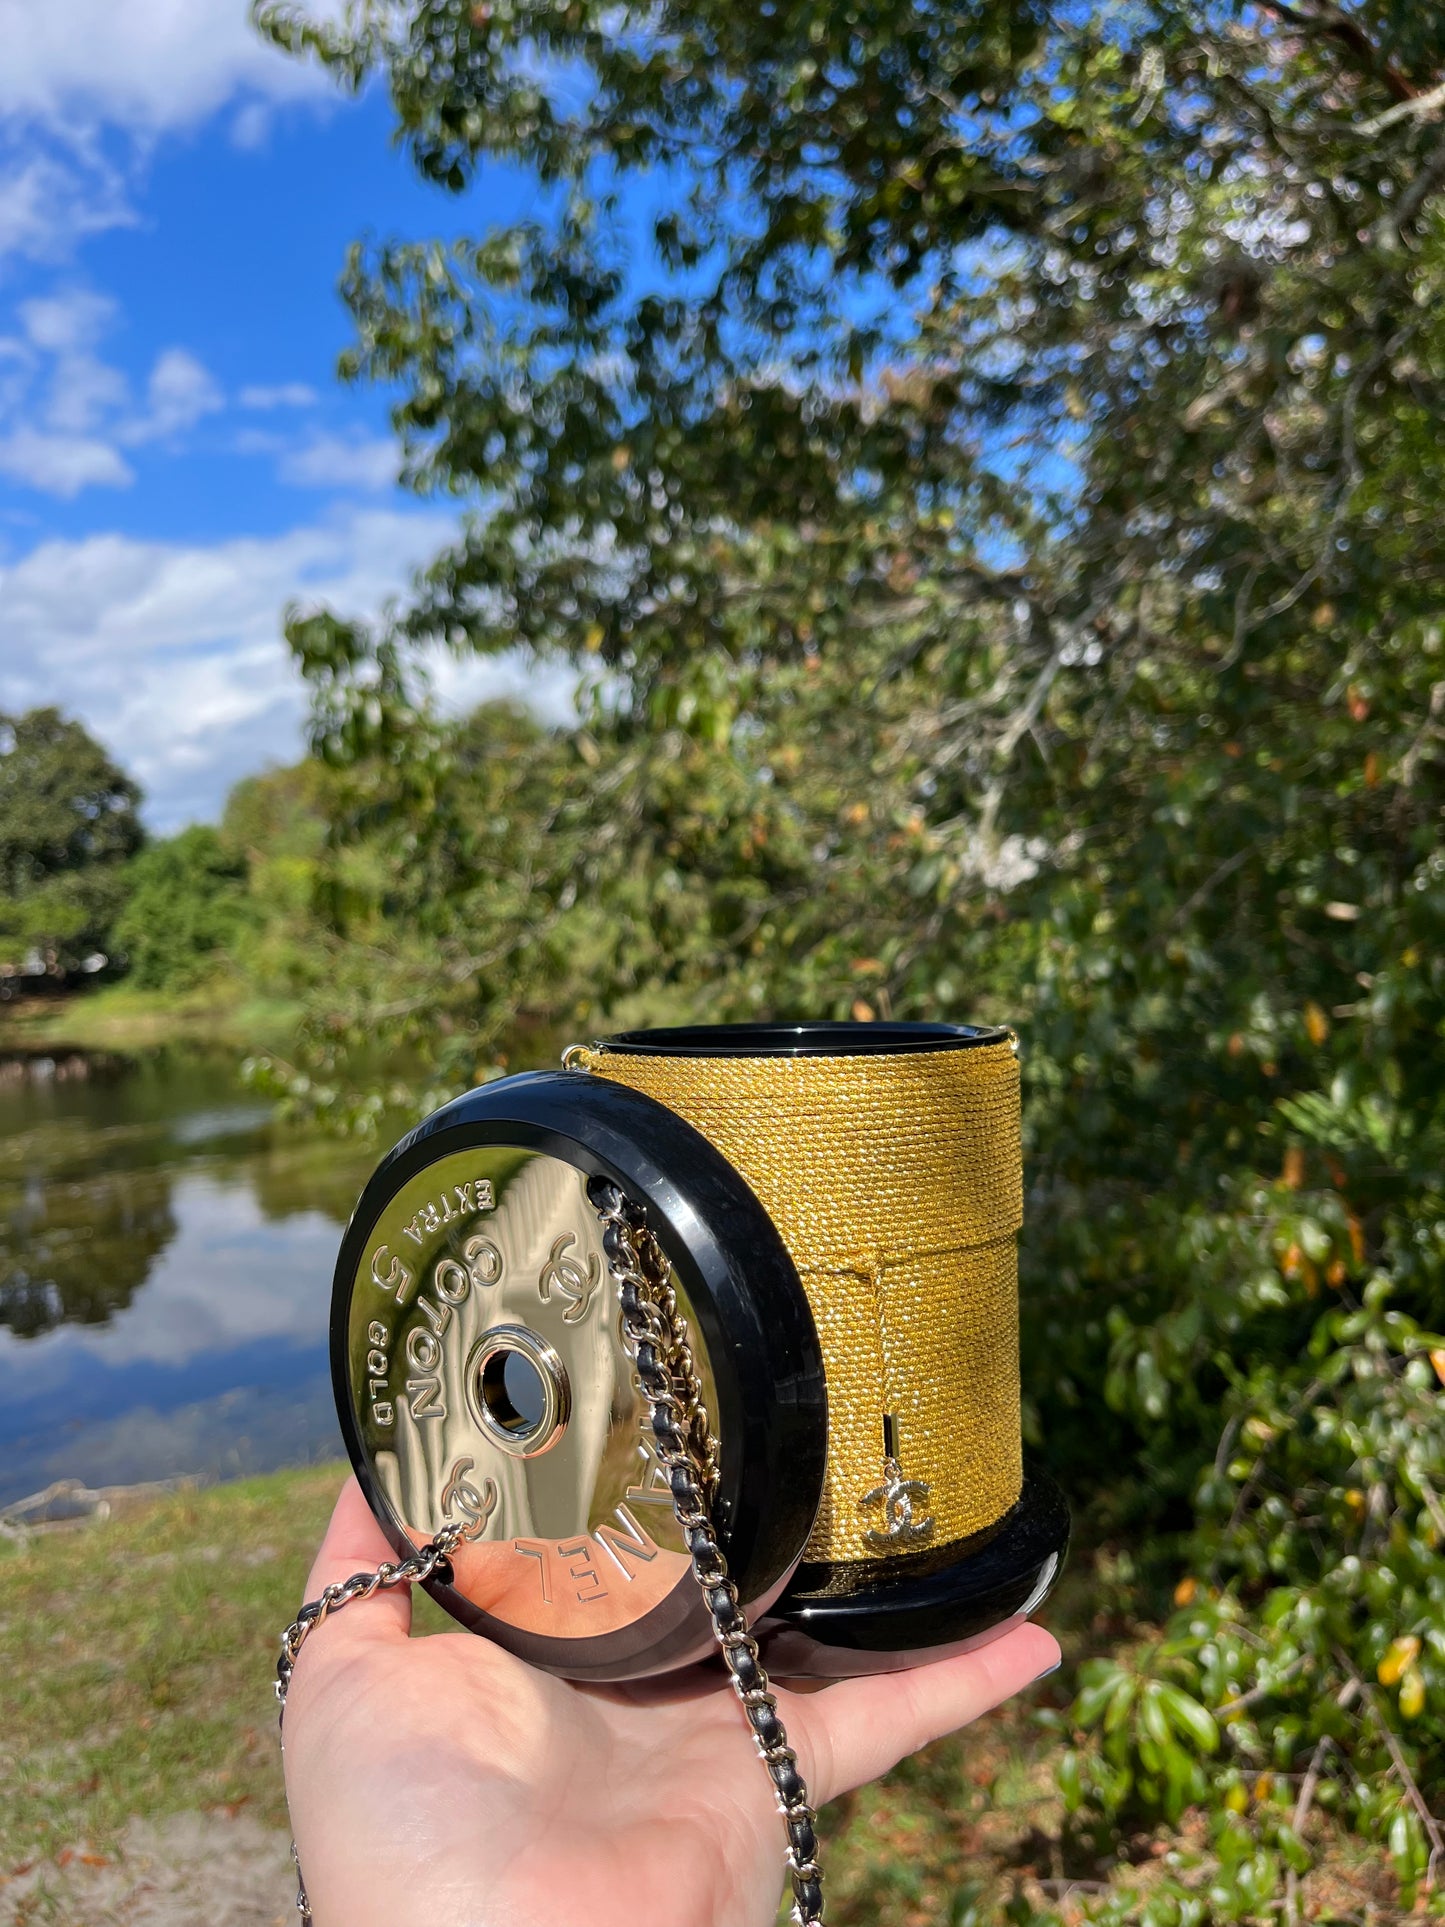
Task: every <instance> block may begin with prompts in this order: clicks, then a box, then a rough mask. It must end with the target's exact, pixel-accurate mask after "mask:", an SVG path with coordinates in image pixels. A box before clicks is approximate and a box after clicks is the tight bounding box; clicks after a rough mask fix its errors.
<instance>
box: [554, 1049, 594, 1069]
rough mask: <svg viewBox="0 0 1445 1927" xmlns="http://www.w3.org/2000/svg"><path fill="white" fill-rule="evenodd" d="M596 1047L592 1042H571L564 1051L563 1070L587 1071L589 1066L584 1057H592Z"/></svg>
mask: <svg viewBox="0 0 1445 1927" xmlns="http://www.w3.org/2000/svg"><path fill="white" fill-rule="evenodd" d="M594 1048H595V1047H594V1046H593V1045H591V1044H569V1045H568V1046H567V1048H566V1050H564V1051H563V1053H562V1068H563V1070H564V1071H585V1070H586V1068H587V1066H586V1064H585V1063H584V1062H583V1059H584V1058H586V1057H590V1056H591V1054H592V1051H593V1049H594Z"/></svg>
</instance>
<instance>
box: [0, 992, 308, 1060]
mask: <svg viewBox="0 0 1445 1927" xmlns="http://www.w3.org/2000/svg"><path fill="white" fill-rule="evenodd" d="M299 1014H300V1011H299V1006H298V1005H296V1004H293V1003H288V1002H286V1001H284V1000H282V999H280V998H265V997H257V996H256V995H255V994H254V992H253V991H252V990H250V989H248V988H246V987H245V986H243V985H240V984H238V983H233V982H231V981H229V980H226V979H222V980H220V981H218V982H215V983H211V984H206V985H202V986H199V987H198V988H196V989H194V990H188V991H183V992H173V991H159V990H136V989H134V988H133V987H132V986H131V985H129V984H123V983H122V984H108V985H106V986H105V987H104V988H103V989H100V990H77V991H73V992H70V993H68V994H67V995H64V996H58V997H28V998H17V999H16V1001H15V1002H14V1003H11V1004H4V1005H0V1053H3V1052H4V1051H6V1050H21V1051H32V1050H43V1049H52V1048H54V1049H60V1048H69V1049H73V1050H114V1051H140V1050H153V1049H156V1048H157V1047H159V1046H161V1045H178V1044H180V1045H184V1044H190V1045H200V1046H213V1047H215V1048H217V1049H222V1048H224V1049H228V1050H236V1051H245V1050H261V1049H274V1048H277V1047H279V1046H281V1045H283V1044H285V1043H286V1042H287V1041H288V1040H289V1039H290V1038H291V1037H292V1036H293V1035H294V1032H295V1027H296V1021H297V1018H298V1016H299Z"/></svg>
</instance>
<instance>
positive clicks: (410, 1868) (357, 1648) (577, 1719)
mask: <svg viewBox="0 0 1445 1927" xmlns="http://www.w3.org/2000/svg"><path fill="white" fill-rule="evenodd" d="M393 1557H394V1554H393V1552H392V1549H391V1547H390V1546H389V1545H388V1544H387V1542H386V1540H385V1539H384V1538H383V1537H382V1534H381V1530H380V1528H379V1526H378V1525H377V1523H376V1521H375V1519H374V1518H373V1517H372V1515H371V1512H370V1509H369V1508H368V1506H367V1503H366V1500H365V1499H364V1497H363V1496H362V1493H361V1489H360V1487H359V1486H358V1485H357V1483H356V1481H355V1480H354V1479H349V1480H348V1481H347V1483H346V1485H345V1486H344V1487H343V1489H342V1492H341V1496H340V1498H339V1499H338V1500H337V1504H336V1510H335V1512H334V1514H333V1515H332V1519H331V1525H330V1527H329V1529H328V1531H327V1534H326V1538H325V1541H324V1542H323V1544H322V1547H321V1551H320V1553H319V1554H318V1555H317V1559H316V1564H315V1565H314V1567H313V1568H312V1571H311V1577H310V1579H309V1581H308V1583H307V1591H306V1596H307V1598H308V1599H314V1598H315V1597H316V1596H317V1595H318V1594H319V1593H320V1592H321V1590H322V1588H323V1587H324V1586H326V1585H329V1584H331V1583H332V1582H334V1581H337V1580H345V1579H348V1578H350V1576H351V1575H352V1573H354V1572H359V1571H362V1570H364V1569H366V1568H368V1567H373V1566H376V1565H379V1564H380V1563H381V1562H382V1561H383V1560H387V1559H391V1558H393ZM410 1629H411V1595H410V1589H409V1588H402V1587H398V1588H397V1589H396V1590H394V1591H389V1592H378V1593H376V1594H374V1595H373V1596H372V1598H371V1599H369V1600H367V1601H364V1602H358V1603H356V1604H354V1605H352V1606H349V1607H347V1608H346V1610H345V1611H344V1612H340V1613H338V1614H337V1616H336V1617H335V1618H334V1619H328V1620H327V1621H326V1623H325V1624H324V1625H323V1626H322V1627H320V1628H318V1629H317V1632H316V1634H315V1636H314V1637H313V1638H312V1639H311V1640H310V1641H308V1643H307V1645H306V1647H305V1649H304V1650H303V1652H302V1654H301V1656H300V1658H299V1660H298V1662H297V1666H296V1672H295V1677H294V1679H293V1681H292V1684H291V1690H290V1695H289V1698H288V1700H287V1706H286V1726H285V1741H286V1745H285V1761H286V1797H287V1800H288V1802H289V1804H290V1808H291V1819H292V1824H293V1827H294V1829H295V1835H296V1845H297V1850H298V1853H299V1855H300V1860H301V1865H302V1867H303V1868H304V1869H305V1872H306V1884H307V1888H308V1890H309V1893H310V1896H311V1905H312V1909H313V1913H314V1916H315V1920H316V1923H317V1927H423V1923H424V1924H425V1927H576V1923H578V1922H583V1921H585V1922H586V1923H587V1927H684V1923H686V1927H772V1923H773V1922H774V1921H775V1920H776V1918H777V1909H778V1897H779V1894H780V1892H781V1889H782V1884H783V1848H784V1844H785V1843H784V1835H783V1828H782V1824H781V1821H780V1819H779V1816H778V1811H777V1808H776V1805H775V1804H774V1800H773V1791H772V1785H771V1782H770V1781H769V1779H768V1776H767V1774H766V1773H765V1772H764V1770H763V1767H762V1765H761V1763H760V1761H759V1759H758V1756H757V1752H756V1750H755V1748H754V1745H753V1741H752V1737H751V1734H750V1732H749V1730H748V1726H747V1723H746V1721H745V1720H744V1718H743V1715H742V1712H741V1710H740V1708H739V1706H738V1703H737V1701H736V1699H735V1698H734V1696H733V1694H732V1692H731V1691H730V1690H729V1688H728V1686H727V1684H726V1682H725V1680H724V1679H723V1678H722V1677H721V1676H720V1675H719V1674H718V1673H716V1672H713V1671H711V1670H709V1671H703V1670H702V1669H700V1668H696V1667H694V1668H691V1669H690V1670H689V1671H687V1672H686V1673H682V1674H675V1675H672V1676H671V1677H665V1678H662V1679H659V1680H654V1681H648V1682H643V1683H641V1684H637V1685H632V1686H579V1685H574V1684H571V1683H569V1682H568V1681H566V1680H561V1679H555V1678H553V1677H552V1676H551V1675H550V1674H548V1673H540V1672H538V1671H536V1669H535V1668H533V1667H531V1666H528V1665H526V1664H525V1663H524V1662H523V1661H522V1660H520V1659H516V1658H514V1657H513V1655H512V1654H510V1653H506V1652H503V1651H502V1649H501V1648H500V1647H499V1646H494V1645H493V1644H492V1643H491V1642H490V1641H489V1640H485V1639H480V1638H478V1637H477V1636H476V1635H475V1634H474V1633H468V1632H462V1631H460V1630H459V1631H457V1632H456V1633H454V1634H447V1633H441V1634H436V1635H434V1636H433V1637H431V1638H428V1639H415V1640H414V1639H410V1638H409V1637H408V1634H409V1632H410ZM1058 1652H1059V1649H1058V1645H1057V1643H1056V1641H1055V1640H1054V1638H1053V1635H1052V1634H1051V1633H1048V1632H1045V1631H1044V1629H1043V1628H1042V1627H1041V1626H1031V1625H1024V1626H1020V1627H1018V1628H1016V1629H1015V1630H1014V1631H1013V1632H1010V1633H1007V1634H1005V1635H1004V1636H1003V1637H1002V1638H1000V1639H997V1640H995V1641H994V1642H993V1643H992V1644H991V1645H988V1646H984V1647H981V1648H980V1649H979V1650H978V1651H977V1652H974V1653H967V1654H964V1655H962V1656H960V1657H958V1658H956V1659H944V1660H937V1661H935V1662H933V1663H932V1664H930V1665H927V1666H920V1667H917V1668H916V1669H914V1670H913V1671H912V1672H907V1673H892V1674H877V1675H874V1676H872V1677H870V1678H866V1679H853V1680H840V1681H838V1682H836V1683H835V1684H832V1685H829V1686H826V1687H823V1688H821V1689H818V1690H815V1691H805V1692H796V1691H793V1692H790V1691H789V1690H788V1689H787V1688H786V1687H778V1686H777V1684H776V1682H775V1683H774V1691H775V1692H776V1694H777V1699H778V1711H779V1713H780V1714H781V1716H782V1719H783V1722H784V1724H785V1725H786V1727H787V1731H788V1741H789V1744H790V1745H791V1746H792V1747H793V1748H794V1750H795V1751H796V1753H797V1755H798V1766H799V1770H800V1772H801V1773H802V1774H803V1776H804V1778H805V1780H806V1781H807V1784H808V1789H809V1797H810V1798H811V1799H812V1800H813V1801H814V1802H815V1803H816V1804H817V1805H819V1806H821V1805H822V1804H823V1803H824V1802H825V1801H828V1800H832V1799H835V1798H836V1797H837V1796H838V1795H839V1794H840V1793H846V1792H847V1791H848V1790H849V1789H850V1788H852V1787H856V1786H861V1785H862V1784H863V1783H864V1782H865V1781H867V1780H872V1779H874V1778H876V1777H877V1775H878V1774H880V1773H885V1772H886V1771H887V1770H888V1768H889V1767H891V1766H893V1765H895V1764H896V1763H897V1762H898V1761H899V1760H901V1759H902V1758H903V1757H904V1756H905V1755H906V1754H909V1753H912V1752H914V1751H916V1750H917V1748H919V1747H920V1746H926V1745H927V1744H928V1742H929V1741H930V1740H935V1739H938V1738H939V1737H940V1736H941V1735H943V1734H944V1733H950V1732H952V1731H953V1730H954V1729H955V1728H956V1727H959V1726H966V1725H967V1724H968V1723H969V1721H970V1720H974V1719H977V1718H978V1716H979V1715H980V1714H981V1713H984V1712H986V1711H987V1710H988V1709H989V1707H991V1706H997V1705H998V1703H999V1702H1000V1701H1001V1700H1004V1699H1007V1698H1008V1697H1009V1695H1010V1694H1012V1693H1016V1692H1018V1691H1019V1689H1020V1688H1021V1687H1024V1686H1027V1685H1028V1684H1029V1682H1030V1681H1031V1680H1034V1679H1036V1678H1038V1676H1039V1675H1040V1674H1041V1673H1043V1672H1046V1671H1047V1670H1049V1668H1051V1667H1052V1666H1053V1665H1054V1663H1055V1661H1056V1660H1057V1658H1058ZM824 1847H825V1850H826V1842H825V1843H824Z"/></svg>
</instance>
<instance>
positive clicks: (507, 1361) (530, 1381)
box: [482, 1351, 547, 1438]
mask: <svg viewBox="0 0 1445 1927" xmlns="http://www.w3.org/2000/svg"><path fill="white" fill-rule="evenodd" d="M482 1404H483V1406H484V1407H485V1408H486V1413H487V1417H488V1418H489V1419H490V1420H491V1421H492V1423H493V1425H496V1426H499V1427H500V1428H501V1429H502V1431H504V1432H510V1433H511V1434H512V1435H513V1437H515V1438H525V1437H527V1435H528V1434H529V1433H532V1432H535V1431H536V1430H537V1428H538V1427H539V1426H540V1425H541V1423H542V1420H543V1418H544V1417H545V1416H546V1411H547V1388H546V1386H545V1385H544V1384H543V1383H542V1374H541V1373H540V1372H539V1371H538V1370H537V1367H536V1366H535V1365H534V1364H533V1363H532V1361H531V1359H530V1358H527V1357H525V1356H524V1354H523V1353H521V1352H513V1351H505V1352H493V1353H492V1355H491V1357H490V1358H489V1359H488V1360H487V1362H486V1364H485V1365H483V1367H482Z"/></svg>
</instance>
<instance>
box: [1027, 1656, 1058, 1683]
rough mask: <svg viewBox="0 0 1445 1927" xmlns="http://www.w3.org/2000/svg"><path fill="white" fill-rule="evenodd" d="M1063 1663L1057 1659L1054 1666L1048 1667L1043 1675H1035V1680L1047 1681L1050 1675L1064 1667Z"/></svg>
mask: <svg viewBox="0 0 1445 1927" xmlns="http://www.w3.org/2000/svg"><path fill="white" fill-rule="evenodd" d="M1063 1663H1064V1662H1063V1660H1062V1659H1056V1660H1055V1661H1054V1663H1053V1665H1052V1666H1046V1667H1045V1668H1044V1670H1043V1671H1042V1672H1041V1673H1035V1675H1034V1678H1035V1679H1036V1680H1038V1679H1047V1678H1048V1676H1049V1674H1050V1673H1056V1672H1058V1670H1059V1668H1060V1667H1061V1666H1062V1665H1063Z"/></svg>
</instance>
